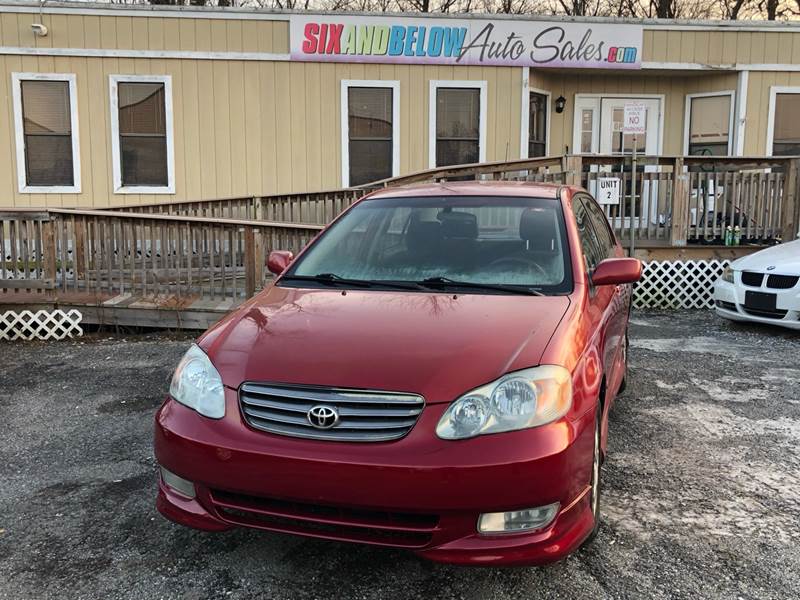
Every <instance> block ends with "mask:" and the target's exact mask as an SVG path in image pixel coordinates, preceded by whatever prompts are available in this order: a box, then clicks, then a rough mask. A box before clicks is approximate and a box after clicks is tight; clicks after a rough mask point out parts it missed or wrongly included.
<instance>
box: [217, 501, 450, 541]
mask: <svg viewBox="0 0 800 600" xmlns="http://www.w3.org/2000/svg"><path fill="white" fill-rule="evenodd" d="M210 498H211V502H212V503H213V504H214V507H215V508H216V510H217V513H218V514H219V516H220V517H221V518H222V519H224V520H225V521H228V522H229V523H232V524H234V525H243V526H245V527H256V528H260V529H269V530H271V531H282V532H284V533H293V534H298V535H307V536H311V537H320V538H325V539H333V540H344V541H353V542H362V543H367V544H377V545H380V546H399V547H404V548H422V547H424V546H426V545H427V544H428V543H430V541H431V538H432V535H433V533H434V532H435V531H437V530H438V525H439V517H438V515H431V514H417V513H401V512H392V511H382V510H364V509H357V508H346V507H337V506H329V505H316V504H308V503H304V502H294V501H290V500H279V499H275V498H262V497H257V496H249V495H244V494H237V493H232V492H226V491H221V490H210Z"/></svg>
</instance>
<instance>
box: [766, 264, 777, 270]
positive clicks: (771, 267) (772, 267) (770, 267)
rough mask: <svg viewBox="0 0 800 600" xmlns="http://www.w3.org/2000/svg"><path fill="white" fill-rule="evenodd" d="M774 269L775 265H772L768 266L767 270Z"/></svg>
mask: <svg viewBox="0 0 800 600" xmlns="http://www.w3.org/2000/svg"><path fill="white" fill-rule="evenodd" d="M774 270H775V265H770V266H768V267H767V271H774Z"/></svg>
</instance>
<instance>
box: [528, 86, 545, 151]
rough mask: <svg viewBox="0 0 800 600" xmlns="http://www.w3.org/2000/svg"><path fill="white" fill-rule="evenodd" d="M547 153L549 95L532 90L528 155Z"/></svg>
mask: <svg viewBox="0 0 800 600" xmlns="http://www.w3.org/2000/svg"><path fill="white" fill-rule="evenodd" d="M546 154H547V96H545V95H544V94H537V93H536V92H531V101H530V119H529V121H528V157H529V158H536V157H537V156H545V155H546Z"/></svg>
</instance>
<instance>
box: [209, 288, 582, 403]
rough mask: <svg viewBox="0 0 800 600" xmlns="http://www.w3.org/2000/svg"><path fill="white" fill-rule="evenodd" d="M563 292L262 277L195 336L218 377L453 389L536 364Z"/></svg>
mask: <svg viewBox="0 0 800 600" xmlns="http://www.w3.org/2000/svg"><path fill="white" fill-rule="evenodd" d="M568 306H569V299H568V298H567V297H566V296H521V295H477V294H463V295H462V294H459V295H454V294H441V293H414V292H400V293H398V292H382V291H363V290H347V291H346V292H345V291H342V290H340V289H331V290H328V289H325V290H318V289H314V290H308V289H305V290H304V289H297V288H283V287H271V288H269V289H267V290H265V291H264V292H262V293H261V294H259V295H258V296H256V297H255V298H254V299H253V300H251V301H249V302H248V303H247V304H245V305H244V306H242V307H241V308H240V309H239V310H237V311H236V312H234V313H232V314H231V315H229V316H228V317H227V318H225V319H224V320H223V321H221V322H220V323H219V324H218V325H217V326H215V327H214V328H212V329H211V330H210V331H209V332H207V333H206V334H205V335H204V336H203V337H202V338H201V340H200V342H199V344H200V346H201V347H202V348H203V349H204V350H205V351H206V352H207V353H208V355H209V357H210V358H211V360H212V362H213V363H214V364H215V365H216V367H217V369H218V370H219V372H220V374H221V376H222V380H223V383H224V384H225V385H226V386H229V387H232V388H238V387H239V385H240V384H241V383H243V382H245V381H264V382H274V383H295V384H309V385H322V386H332V387H345V388H362V389H376V390H385V391H399V392H412V393H417V394H421V395H423V396H424V397H425V398H426V400H427V401H428V402H429V403H436V402H450V401H452V400H453V399H454V398H456V397H458V396H459V395H461V394H463V393H464V392H467V391H469V390H470V389H472V388H475V387H478V386H480V385H483V384H484V383H487V382H489V381H492V380H494V379H496V378H497V377H500V376H501V375H503V374H505V373H507V372H509V371H514V370H517V369H522V368H526V367H530V366H534V365H537V364H538V363H539V360H540V358H541V356H542V353H543V352H544V349H545V347H546V346H547V343H548V342H549V340H550V338H551V336H552V334H553V332H554V331H555V329H556V327H557V325H558V323H559V321H560V320H561V318H562V317H563V316H564V313H565V312H566V310H567V307H568Z"/></svg>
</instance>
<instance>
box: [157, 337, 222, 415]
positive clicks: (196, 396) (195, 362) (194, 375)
mask: <svg viewBox="0 0 800 600" xmlns="http://www.w3.org/2000/svg"><path fill="white" fill-rule="evenodd" d="M169 394H170V396H172V397H173V398H174V399H175V400H177V401H178V402H180V403H181V404H185V405H186V406H188V407H189V408H191V409H194V410H196V411H197V412H199V413H200V414H201V415H205V416H206V417H211V418H212V419H221V418H222V417H224V416H225V391H224V389H223V387H222V377H220V376H219V372H218V371H217V370H216V369H215V368H214V365H212V364H211V360H210V359H209V358H208V356H206V353H205V352H203V351H202V350H201V349H200V347H199V346H197V345H196V344H192V347H191V348H189V350H188V351H187V352H186V354H184V355H183V358H182V359H181V362H180V363H178V368H177V369H175V374H174V375H173V376H172V383H170V384H169Z"/></svg>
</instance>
